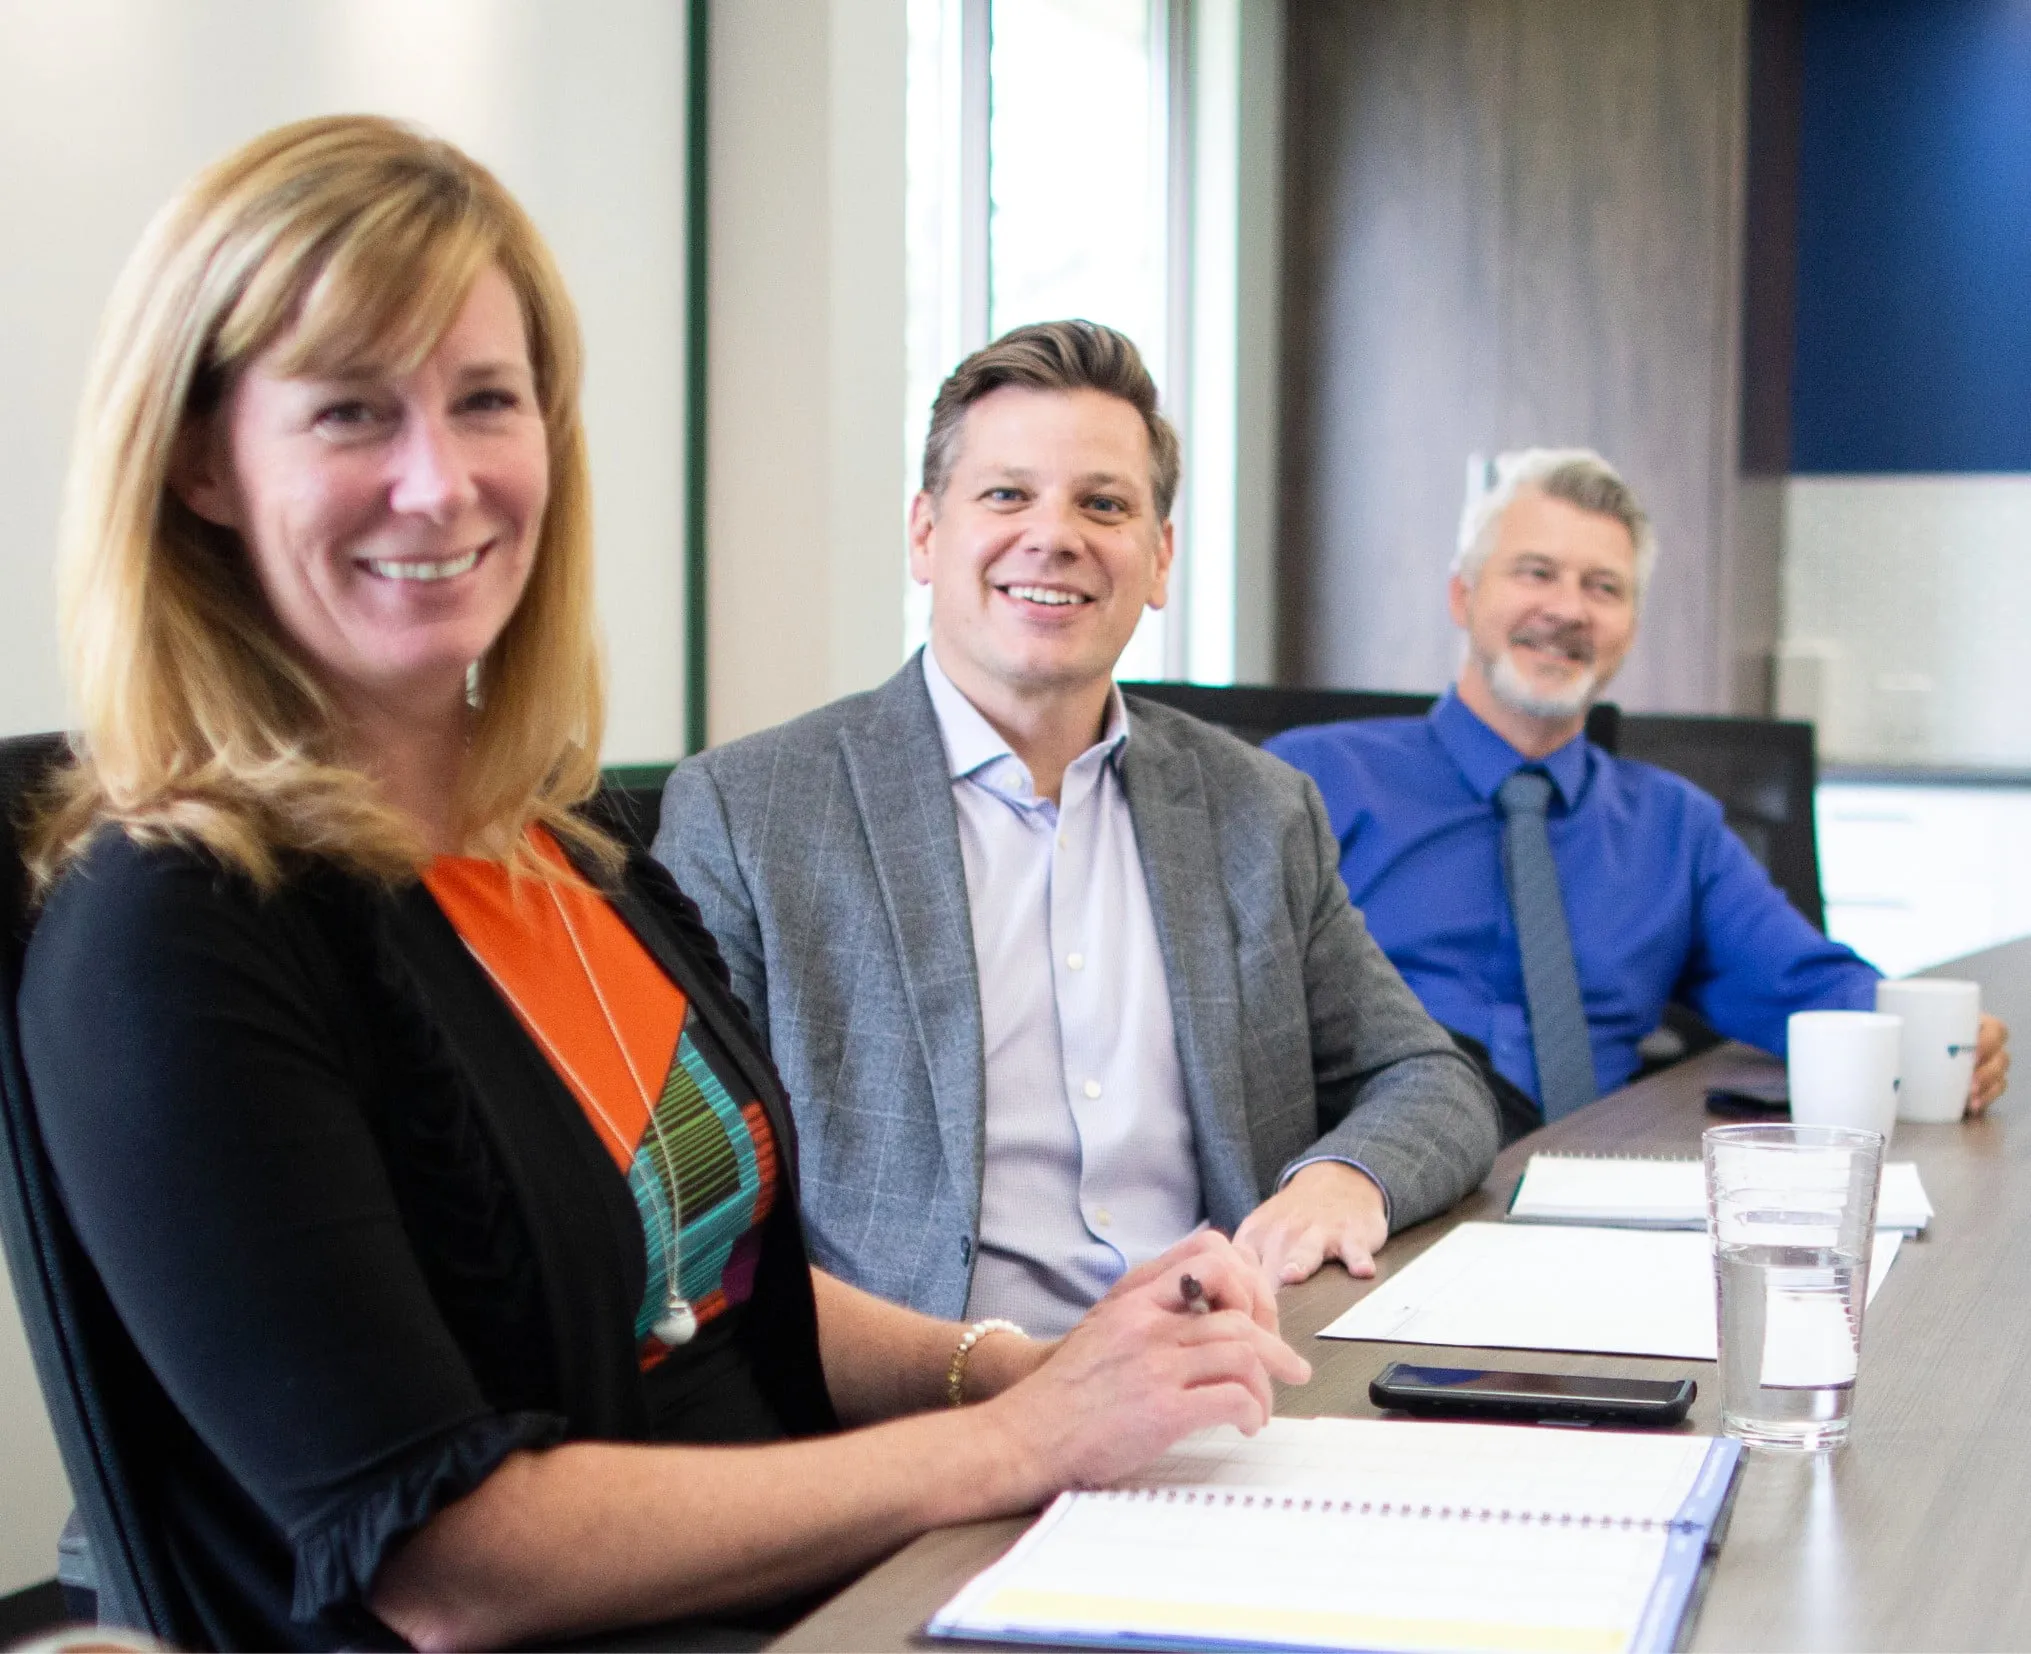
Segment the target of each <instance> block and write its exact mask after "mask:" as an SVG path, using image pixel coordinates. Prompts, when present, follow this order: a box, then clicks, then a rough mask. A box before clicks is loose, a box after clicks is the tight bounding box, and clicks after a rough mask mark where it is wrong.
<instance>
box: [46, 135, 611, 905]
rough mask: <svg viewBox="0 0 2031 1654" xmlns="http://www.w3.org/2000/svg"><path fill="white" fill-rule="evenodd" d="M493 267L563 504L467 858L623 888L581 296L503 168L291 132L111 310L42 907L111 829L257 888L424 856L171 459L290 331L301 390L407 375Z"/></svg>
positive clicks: (84, 492) (461, 784)
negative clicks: (182, 848)
mask: <svg viewBox="0 0 2031 1654" xmlns="http://www.w3.org/2000/svg"><path fill="white" fill-rule="evenodd" d="M490 265H491V266H494V267H498V268H499V269H500V270H501V271H502V272H503V273H504V274H505V275H506V277H507V279H508V281H509V282H510V284H511V285H512V286H513V287H514V289H515V292H516V294H517V296H518V298H519V300H520V303H521V309H522V319H523V324H524V327H525V329H526V331H527V334H528V347H529V360H530V365H531V367H532V368H533V370H534V375H535V384H536V398H537V402H538V404H539V406H540V409H541V412H542V415H543V422H544V428H545V434H546V438H547V442H548V446H549V455H550V495H549V504H548V508H547V510H546V511H545V514H544V518H543V523H542V528H541V531H540V534H539V537H538V540H537V546H536V554H535V558H534V564H533V567H532V570H531V573H530V576H529V583H528V586H527V588H526V589H525V591H524V593H523V596H522V600H521V602H520V604H519V605H518V606H517V608H516V610H515V613H514V614H513V616H512V617H511V618H510V619H509V621H508V624H507V626H506V627H505V628H504V629H503V630H502V632H501V635H500V637H499V638H498V639H497V640H496V641H495V642H494V644H493V647H492V648H490V649H489V650H488V651H487V653H486V655H485V656H484V657H483V658H482V659H481V660H480V661H479V663H478V665H477V667H476V670H475V673H474V691H475V695H474V698H475V702H476V707H475V711H474V718H473V727H472V734H471V741H470V745H469V747H468V749H467V756H466V761H465V764H464V766H463V769H462V770H461V773H460V775H459V777H458V786H457V812H458V822H459V827H460V833H461V837H462V840H463V843H464V845H465V847H466V848H467V849H468V850H469V851H470V852H471V853H473V854H478V855H489V856H493V857H496V858H498V859H502V860H506V861H508V862H509V863H510V864H511V865H514V866H517V867H526V868H528V869H529V870H530V871H539V870H540V868H541V867H542V866H543V865H545V864H544V863H542V862H541V861H540V860H539V859H538V858H535V857H532V856H530V855H528V854H527V852H526V850H525V848H524V847H525V844H526V838H527V831H528V829H529V827H530V826H531V825H533V824H536V823H541V824H543V825H545V826H547V827H549V828H551V829H552V830H553V831H555V832H557V833H558V834H560V835H561V836H562V837H564V838H565V839H566V840H567V841H568V842H572V843H575V844H577V845H578V846H579V847H580V848H581V849H583V850H585V851H587V852H588V853H589V854H590V855H591V857H592V859H593V860H594V861H595V862H597V863H599V864H602V865H603V866H605V867H607V868H609V869H611V868H612V867H613V866H614V865H615V864H616V862H617V860H618V856H619V852H618V850H617V848H616V847H615V846H614V844H613V842H612V841H611V840H610V839H608V838H607V837H606V836H605V835H604V834H602V833H600V832H599V831H598V830H597V829H595V828H593V827H591V826H589V825H588V824H586V823H585V821H584V820H583V819H582V818H581V817H579V816H578V815H576V814H575V813H574V811H573V806H575V805H577V804H580V803H582V802H583V801H584V800H585V799H586V798H588V797H590V796H591V794H592V792H593V791H594V789H595V788H596V787H597V785H598V782H599V747H600V736H601V732H602V728H603V725H604V721H605V691H604V685H603V672H602V669H601V662H600V656H599V645H598V641H597V636H596V632H595V627H594V619H593V574H592V509H591V488H590V480H589V477H588V474H587V467H586V457H585V437H584V430H583V427H582V424H581V421H580V413H579V383H580V378H581V357H582V349H581V345H580V340H579V332H578V321H577V317H576V315H575V314H574V313H573V310H572V306H571V300H570V297H569V296H568V295H567V294H566V292H565V290H564V284H563V281H562V279H561V277H560V276H559V275H558V272H557V268H556V265H555V264H554V262H553V261H552V259H551V257H550V254H549V251H548V249H547V248H546V247H545V246H544V245H543V241H542V238H541V236H539V235H538V233H537V231H536V227H535V225H534V224H532V223H531V222H530V220H529V217H528V215H527V214H526V213H524V212H523V210H522V209H521V207H520V206H519V205H518V204H517V203H516V201H515V200H514V198H513V197H512V196H510V195H509V194H508V192H507V191H506V190H505V189H504V188H502V186H501V184H500V182H499V181H498V180H497V179H496V178H494V176H493V175H492V174H491V173H489V172H488V171H487V170H486V169H485V168H484V167H482V166H480V165H479V164H478V163H477V162H475V161H473V160H472V159H471V158H470V157H468V156H466V155H464V154H462V153H461V152H460V151H459V150H457V149H455V148H453V147H452V146H451V145H450V144H447V143H443V142H441V141H439V140H436V139H433V138H429V137H425V136H423V135H422V134H420V133H417V132H415V131H412V130H410V129H409V128H407V127H405V126H402V125H401V124H399V123H397V122H394V121H389V120H383V119H381V118H379V117H375V116H365V115H348V116H330V117H324V118H320V119H316V120H308V121H300V122H297V123H295V124H293V125H290V126H284V127H278V128H276V129H275V130H274V131H272V132H268V133H265V134H263V135H262V136H261V137H258V138H256V139H254V140H253V141H252V142H251V143H248V144H246V145H245V146H243V147H242V148H240V149H238V150H236V151H234V152H233V153H232V154H231V155H228V156H226V157H225V158H224V159H223V160H220V161H218V162H216V163H214V164H213V165H212V166H210V167H208V168H206V169H205V170H204V171H203V172H201V173H199V174H198V175H197V176H196V177H195V178H193V179H192V180H191V181H190V183H189V184H187V185H186V186H185V187H184V188H183V190H182V191H181V192H180V193H179V194H178V195H177V196H176V197H175V198H174V199H172V200H171V201H170V202H169V204H168V205H167V206H166V207H164V208H163V210H162V211H161V212H160V213H159V214H157V216H156V218H155V220H154V221H153V223H151V224H150V225H149V227H148V229H147V231H146V232H145V233H144V234H143V236H142V238H141V242H140V245H139V246H138V247H136V249H135V250H134V254H133V256H132V257H131V258H130V259H129V260H128V263H127V267H126V269H125V270H124V271H123V272H122V274H121V276H120V279H119V282H118V284H117V285H116V286H115V288H114V290H113V296H112V298H111V300H110V302H109V303H108V306H107V310H106V316H105V319H104V321H103V322H102V324H101V327H100V333H99V339H98V344H97V347H96V351H95V353H94V357H93V362H92V367H91V372H90V375H89V377H88V379H87V382H86V388H85V395H84V401H83V405H82V407H81V410H80V413H79V420H78V429H77V436H76V442H75V447H74V450H73V454H72V460H71V468H70V474H69V478H68V484H67V493H66V498H65V507H64V519H63V527H62V537H61V543H60V546H59V552H58V563H57V568H58V613H59V625H60V628H61V633H62V644H63V651H64V660H65V666H66V670H67V673H68V676H69V680H70V685H71V690H72V693H73V695H74V697H75V700H76V705H77V709H78V712H79V715H80V720H81V729H80V732H79V735H78V737H77V738H76V740H75V745H76V747H77V757H78V763H77V765H76V766H75V767H74V768H73V769H71V770H70V771H68V772H67V773H66V775H65V776H64V777H63V779H62V780H61V782H60V783H59V790H58V792H57V794H56V795H55V796H54V797H53V798H52V800H51V801H50V803H49V806H48V807H47V808H46V809H45V811H44V812H43V814H42V817H41V819H40V821H39V822H38V823H37V824H36V828H35V830H34V833H33V836H32V838H31V850H30V865H31V868H32V870H33V872H34V874H35V877H36V879H37V881H38V883H39V884H40V885H42V886H45V887H46V886H47V885H48V884H49V883H50V882H51V881H52V880H54V879H55V878H56V877H57V876H58V875H59V874H60V873H61V872H62V871H63V869H64V868H65V867H66V866H67V865H68V864H69V863H70V862H71V861H72V860H74V859H75V858H76V857H77V856H78V855H79V854H80V853H82V851H83V849H84V847H85V845H86V844H87V843H88V842H89V841H90V839H91V837H92V836H93V834H94V833H95V832H96V831H97V830H98V829H99V828H100V827H101V825H102V824H105V823H109V822H110V823H116V824H118V825H119V826H120V827H122V828H124V829H125V830H126V831H127V832H128V833H129V834H131V835H133V836H134V837H136V838H140V839H145V840H163V839H170V840H176V841H180V842H185V843H194V844H197V845H202V846H204V847H205V848H207V849H209V850H210V851H211V852H212V853H214V854H215V855H217V856H218V857H219V858H220V859H221V860H222V861H223V862H225V863H226V864H228V865H230V866H234V867H237V868H239V869H241V870H242V871H244V872H245V873H246V874H247V875H248V876H249V877H251V878H252V879H253V880H254V881H255V882H256V883H257V884H259V885H261V886H263V887H264V888H265V887H268V886H272V885H273V884H274V883H275V881H276V880H277V879H278V878H279V877H280V876H281V871H282V858H283V857H285V856H286V855H288V854H290V853H302V854H308V855H312V856H318V857H323V858H327V859H331V860H336V861H338V862H340V863H342V864H344V865H346V866H348V867H350V868H352V869H354V870H355V871H358V872H363V873H367V874H370V875H372V876H375V877H378V878H383V879H400V878H403V877H406V876H408V875H409V874H411V873H413V872H414V871H415V870H416V868H417V867H418V866H419V865H420V864H421V862H422V861H423V860H424V859H425V858H426V855H427V851H426V848H425V846H424V844H423V843H422V840H421V837H420V835H419V833H418V832H417V830H416V828H415V827H414V825H413V824H412V823H411V822H410V821H409V819H408V818H407V817H405V816H404V815H402V814H401V813H400V812H398V811H397V810H395V809H394V808H392V807H391V806H389V805H388V804H386V803H385V802H383V801H382V799H381V797H380V795H379V793H378V792H377V790H376V788H375V786H374V784H373V783H372V782H371V781H370V780H369V779H368V778H367V777H366V776H365V775H363V774H361V773H360V772H359V771H358V770H356V769H351V768H347V767H345V766H344V765H343V764H341V763H339V762H338V761H337V759H336V756H335V739H334V735H335V731H334V718H333V711H332V707H331V702H330V699H329V697H328V695H327V694H326V693H325V691H324V690H323V688H322V687H321V686H320V685H319V683H318V682H317V680H316V678H315V676H314V674H313V673H312V672H311V670H310V669H309V668H308V666H307V665H306V664H305V662H304V660H303V658H302V656H301V654H300V652H299V651H298V650H297V648H296V647H295V646H294V644H293V643H292V642H291V640H290V638H289V637H288V635H287V634H286V633H285V632H284V630H283V628H282V627H281V626H280V624H279V623H278V622H277V620H276V618H275V616H274V614H273V612H272V611H271V609H270V607H269V605H268V602H267V599H266V598H265V596H264V595H263V593H262V591H261V588H260V585H259V583H258V581H257V579H256V577H255V574H254V570H253V567H252V564H251V562H250V559H249V556H248V553H247V550H246V548H245V547H244V546H243V545H242V544H241V542H240V539H239V537H238V536H237V535H236V534H234V533H233V532H232V531H231V530H228V529H224V528H220V527H218V526H217V525H215V524H212V523H208V522H206V521H205V520H204V519H202V518H201V517H199V516H198V515H197V514H196V513H195V512H193V511H191V510H190V508H189V507H188V506H186V505H185V504H184V503H183V501H182V500H181V499H179V498H178V497H177V494H176V492H175V491H174V489H172V488H171V486H170V477H171V473H172V467H173V466H174V464H175V463H176V456H177V453H178V449H179V445H180V444H181V443H183V442H184V441H186V440H189V439H190V433H191V432H192V431H193V430H194V429H195V428H196V427H198V426H199V425H201V424H202V422H204V421H206V420H208V419H209V418H210V417H211V415H212V414H213V413H214V412H215V411H216V410H217V409H218V408H219V407H220V406H221V404H222V402H223V399H224V397H225V396H226V394H227V392H228V391H229V390H230V388H231V386H232V385H233V383H234V381H235V379H236V377H237V376H238V375H239V374H240V373H241V372H242V371H243V370H244V369H245V367H246V366H247V365H248V364H249V363H250V362H251V361H253V360H254V359H255V358H256V357H257V356H259V355H260V354H261V353H262V352H264V351H265V350H267V349H268V348H269V347H270V346H271V345H273V344H274V343H275V342H276V341H277V340H278V339H280V338H281V337H282V336H283V335H284V334H285V333H288V334H289V335H290V338H289V347H288V351H287V359H286V360H284V361H283V362H282V363H281V364H280V365H281V367H282V370H283V371H284V372H302V371H312V372H329V371H334V370H344V369H356V368H358V367H360V366H362V365H367V364H373V365H377V366H382V367H385V368H387V369H389V370H392V371H397V372H400V371H406V370H407V369H409V368H411V367H413V366H415V365H416V364H418V363H420V362H421V361H422V360H423V359H424V358H425V357H427V356H428V355H429V354H430V352H431V350H432V349H434V348H435V346H436V344H437V342H438V341H439V340H440V339H441V338H442V337H443V335H444V334H445V333H446V331H447V330H448V329H449V328H450V326H451V325H452V323H453V322H454V321H455V320H456V319H457V317H458V314H459V312H460V310H461V309H462V308H463V306H464V303H465V299H466V296H467V294H468V292H469V291H470V289H471V287H472V284H473V281H474V280H475V279H476V278H477V276H478V275H479V274H480V273H481V272H482V271H483V270H485V269H487V268H488V267H489V266H490Z"/></svg>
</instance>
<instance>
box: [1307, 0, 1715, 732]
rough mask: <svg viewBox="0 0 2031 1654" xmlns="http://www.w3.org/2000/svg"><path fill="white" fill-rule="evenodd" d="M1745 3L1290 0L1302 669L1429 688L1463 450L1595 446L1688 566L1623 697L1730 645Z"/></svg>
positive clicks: (1661, 591) (1672, 587) (1710, 689)
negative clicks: (1638, 497)
mask: <svg viewBox="0 0 2031 1654" xmlns="http://www.w3.org/2000/svg"><path fill="white" fill-rule="evenodd" d="M1746 7H1747V0H1293V4H1292V5H1291V9H1290V14H1289V18H1290V22H1289V31H1288V40H1289V54H1290V55H1289V64H1288V85H1289V88H1290V104H1289V118H1288V126H1287V134H1288V137H1287V145H1288V147H1287V154H1286V175H1285V192H1286V193H1285V201H1286V218H1285V223H1286V246H1285V265H1284V268H1285V272H1286V276H1285V280H1286V291H1285V312H1284V314H1285V318H1286V320H1285V328H1286V337H1285V352H1284V365H1285V384H1284V438H1285V446H1284V453H1285V473H1284V490H1283V501H1284V505H1283V512H1284V516H1283V523H1282V531H1283V532H1282V541H1281V556H1280V562H1279V580H1280V590H1279V612H1280V614H1281V616H1282V617H1283V618H1282V625H1281V636H1280V638H1279V645H1280V668H1281V671H1282V675H1283V676H1284V678H1285V679H1286V680H1287V681H1290V682H1297V683H1308V684H1320V685H1339V686H1345V687H1359V688H1378V689H1381V688H1401V689H1433V688H1436V687H1438V686H1440V685H1442V684H1443V683H1445V682H1446V681H1447V680H1448V679H1449V678H1450V676H1451V674H1452V671H1453V669H1454V667H1455V665H1456V664H1457V661H1458V654H1459V643H1458V634H1457V633H1456V632H1455V631H1454V630H1453V628H1452V626H1451V624H1450V622H1449V621H1448V620H1447V618H1446V612H1445V603H1444V583H1445V571H1446V567H1447V564H1448V562H1449V561H1450V559H1451V555H1452V547H1453V541H1454V535H1455V530H1456V528H1457V524H1458V520H1459V511H1460V502H1461V495H1462V491H1463V486H1464V481H1465V474H1466V464H1467V459H1468V456H1469V455H1470V454H1473V453H1490V452H1494V451H1496V450H1499V449H1502V448H1510V447H1517V446H1521V445H1525V444H1529V443H1551V444H1564V443H1584V444H1587V445H1589V446H1592V447H1596V448H1599V449H1600V450H1601V451H1602V452H1603V453H1605V454H1607V455H1608V457H1609V458H1610V459H1611V460H1613V461H1614V462H1615V463H1616V464H1617V465H1618V466H1620V467H1621V468H1622V469H1623V471H1624V473H1625V474H1626V475H1627V476H1628V477H1629V479H1630V481H1631V482H1632V484H1633V485H1634V486H1635V487H1636V488H1637V490H1638V491H1639V494H1640V495H1641V497H1642V498H1643V499H1644V501H1645V503H1646V504H1647V505H1648V506H1649V508H1650V510H1651V513H1652V515H1653V517H1654V518H1655V520H1656V522H1657V524H1658V531H1659V535H1660V538H1661V541H1662V543H1663V547H1664V551H1663V556H1662V559H1661V561H1660V564H1659V568H1658V576H1657V579H1656V581H1655V582H1654V584H1653V587H1652V591H1651V596H1650V600H1649V603H1648V605H1647V611H1646V614H1645V617H1644V630H1643V638H1642V641H1641V642H1640V644H1639V646H1638V649H1637V652H1636V654H1635V655H1634V657H1633V658H1632V660H1631V663H1630V665H1629V666H1628V668H1627V669H1626V670H1625V672H1624V674H1623V677H1622V679H1621V680H1620V682H1619V683H1618V685H1617V688H1616V696H1617V698H1618V699H1620V700H1621V701H1623V702H1624V704H1626V705H1629V706H1632V707H1647V708H1680V709H1687V710H1721V709H1725V708H1727V707H1729V706H1731V705H1733V704H1735V703H1737V702H1738V701H1739V700H1740V699H1741V695H1740V694H1739V693H1738V689H1737V679H1738V676H1739V674H1738V673H1737V672H1736V670H1735V668H1734V665H1733V664H1732V656H1733V653H1734V651H1735V649H1736V647H1737V644H1736V638H1735V632H1736V629H1737V624H1738V617H1737V609H1736V605H1735V603H1734V601H1733V596H1732V594H1733V592H1734V590H1735V587H1736V585H1737V584H1738V583H1739V579H1740V575H1741V570H1740V568H1739V567H1738V562H1739V559H1738V555H1737V550H1736V547H1735V544H1734V539H1735V536H1734V495H1735V475H1736V429H1737V411H1736V410H1737V388H1736V387H1737V348H1738V341H1739V338H1740V327H1739V321H1738V316H1739V309H1740V297H1739V295H1740V264H1741V199H1742V197H1741V178H1742V155H1743V118H1744V98H1745V56H1746V51H1745V42H1746V30H1747V13H1746Z"/></svg>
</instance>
